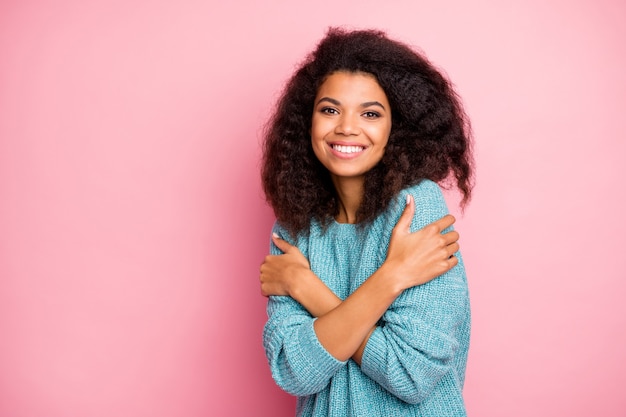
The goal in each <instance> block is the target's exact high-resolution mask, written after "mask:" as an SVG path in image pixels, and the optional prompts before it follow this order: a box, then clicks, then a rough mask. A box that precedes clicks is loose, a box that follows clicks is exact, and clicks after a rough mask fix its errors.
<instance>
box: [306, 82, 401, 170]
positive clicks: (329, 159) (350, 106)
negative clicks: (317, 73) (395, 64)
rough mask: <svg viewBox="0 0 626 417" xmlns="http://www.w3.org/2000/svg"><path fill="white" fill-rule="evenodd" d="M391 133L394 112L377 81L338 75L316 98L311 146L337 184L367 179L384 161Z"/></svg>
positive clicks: (325, 85)
mask: <svg viewBox="0 0 626 417" xmlns="http://www.w3.org/2000/svg"><path fill="white" fill-rule="evenodd" d="M390 132H391V108H390V106H389V101H388V100H387V95H386V94H385V92H384V91H383V89H382V88H381V87H380V85H378V82H377V81H376V78H375V77H374V76H373V75H371V74H368V73H363V72H356V73H354V72H335V73H332V74H331V75H329V76H328V77H327V78H326V80H325V81H324V83H323V84H322V85H321V86H320V88H319V90H318V92H317V96H316V97H315V107H314V108H313V120H312V123H311V144H312V146H313V151H314V152H315V155H316V156H317V159H319V160H320V162H321V163H322V164H323V165H324V166H325V167H326V169H328V171H330V173H331V176H332V177H333V179H334V180H338V179H341V178H363V176H364V174H365V173H366V172H367V171H369V170H370V169H372V168H373V167H374V166H375V165H376V164H377V163H378V162H379V161H380V160H381V158H382V157H383V154H384V152H385V146H387V141H388V140H389V133H390Z"/></svg>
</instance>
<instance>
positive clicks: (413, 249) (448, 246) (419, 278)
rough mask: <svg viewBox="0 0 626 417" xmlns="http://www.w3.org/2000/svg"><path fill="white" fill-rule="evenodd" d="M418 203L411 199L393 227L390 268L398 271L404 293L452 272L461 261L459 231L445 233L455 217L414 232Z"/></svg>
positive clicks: (389, 252)
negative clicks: (457, 255)
mask: <svg viewBox="0 0 626 417" xmlns="http://www.w3.org/2000/svg"><path fill="white" fill-rule="evenodd" d="M414 213H415V202H414V201H413V198H412V197H411V196H407V205H406V208H405V209H404V212H403V213H402V215H401V216H400V219H399V220H398V223H396V226H395V227H394V228H393V231H392V233H391V240H390V241H389V250H388V251H387V259H386V260H385V264H387V265H386V266H388V267H389V266H390V267H392V268H394V269H395V271H394V274H393V276H394V277H396V278H397V279H398V280H399V284H400V287H401V288H402V290H404V289H407V288H410V287H413V286H416V285H421V284H424V283H426V282H428V281H430V280H432V279H433V278H436V277H438V276H439V275H441V274H443V273H444V272H447V271H448V270H450V269H452V268H453V267H454V266H455V265H456V264H457V263H458V259H457V258H456V257H455V256H454V253H456V252H457V251H458V250H459V243H458V239H459V234H458V233H457V232H455V231H449V232H447V233H443V234H442V233H441V232H442V231H443V230H445V229H446V228H448V227H450V226H451V225H452V224H453V223H454V222H455V218H454V217H453V216H451V215H450V214H448V215H446V216H444V217H442V218H441V219H439V220H437V221H435V222H433V223H431V224H429V225H427V226H425V227H424V228H423V229H421V230H418V231H416V232H414V233H411V230H410V227H411V220H412V219H413V215H414Z"/></svg>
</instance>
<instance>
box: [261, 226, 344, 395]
mask: <svg viewBox="0 0 626 417" xmlns="http://www.w3.org/2000/svg"><path fill="white" fill-rule="evenodd" d="M274 231H275V232H276V233H278V234H279V235H280V236H286V234H285V233H281V232H282V230H281V228H280V226H277V225H276V226H274ZM292 244H293V243H292ZM270 245H271V253H272V254H273V255H278V254H281V253H282V252H281V251H280V250H279V249H278V248H277V247H276V246H275V245H274V244H273V243H271V244H270ZM296 245H297V243H296ZM300 249H301V250H302V248H300ZM302 252H303V254H304V253H305V252H304V251H302ZM305 256H306V255H305ZM267 314H268V320H267V323H266V324H265V327H264V329H263V346H264V348H265V354H266V356H267V359H268V362H269V365H270V370H271V372H272V377H273V378H274V380H275V381H276V383H277V384H278V386H280V387H281V388H282V389H283V390H285V391H286V392H288V393H290V394H292V395H297V396H305V395H311V394H315V393H317V392H319V391H321V390H323V389H324V388H325V387H326V385H328V383H329V381H330V379H331V378H332V377H333V375H334V374H335V373H336V372H337V370H338V369H339V368H341V367H342V366H345V364H346V362H347V361H346V362H343V361H339V360H337V359H336V358H335V357H333V356H332V355H331V354H330V353H328V351H327V350H326V349H325V348H324V347H323V346H322V344H321V343H320V342H319V340H318V338H317V335H316V333H315V330H314V328H313V322H314V321H315V318H314V317H312V316H311V315H310V314H309V313H308V312H307V311H306V309H305V308H304V307H302V305H300V304H299V303H298V302H297V301H295V300H294V299H293V298H291V297H288V296H271V297H269V301H268V304H267Z"/></svg>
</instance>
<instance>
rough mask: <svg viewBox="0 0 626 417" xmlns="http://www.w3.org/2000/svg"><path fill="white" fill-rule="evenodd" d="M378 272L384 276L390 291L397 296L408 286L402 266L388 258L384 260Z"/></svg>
mask: <svg viewBox="0 0 626 417" xmlns="http://www.w3.org/2000/svg"><path fill="white" fill-rule="evenodd" d="M378 272H379V273H380V275H381V276H382V277H383V279H384V281H385V283H386V284H388V286H389V291H391V293H392V294H393V295H394V296H395V297H397V296H399V295H400V294H401V293H402V291H404V290H406V289H407V288H408V286H407V285H406V279H405V278H404V273H403V271H402V268H401V267H400V265H397V263H395V262H393V261H389V260H387V261H385V262H383V264H382V265H381V266H380V269H379V270H378Z"/></svg>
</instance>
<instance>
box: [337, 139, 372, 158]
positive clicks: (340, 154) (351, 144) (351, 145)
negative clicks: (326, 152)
mask: <svg viewBox="0 0 626 417" xmlns="http://www.w3.org/2000/svg"><path fill="white" fill-rule="evenodd" d="M337 146H339V147H343V148H350V149H349V150H348V149H346V150H348V152H346V151H340V150H338V149H335V147H337ZM328 148H329V149H330V152H331V154H333V155H334V156H336V157H337V158H340V159H354V158H357V157H358V156H360V155H362V154H363V152H365V150H366V149H367V148H368V147H367V146H365V145H363V144H361V143H356V142H345V141H338V142H329V143H328ZM355 148H361V150H355Z"/></svg>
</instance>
